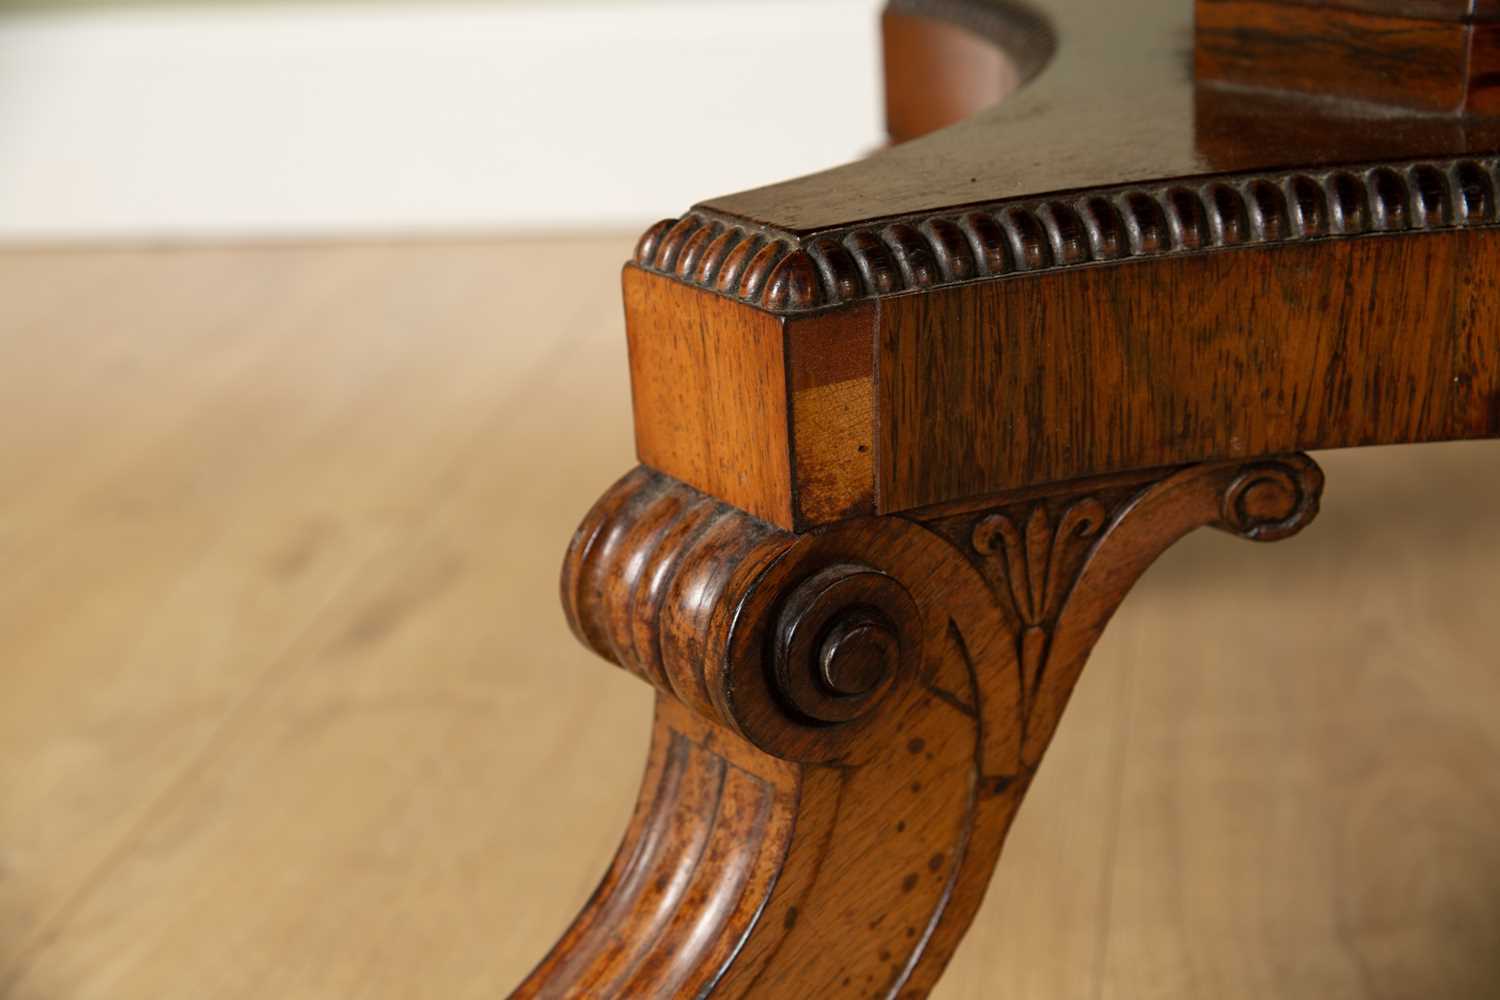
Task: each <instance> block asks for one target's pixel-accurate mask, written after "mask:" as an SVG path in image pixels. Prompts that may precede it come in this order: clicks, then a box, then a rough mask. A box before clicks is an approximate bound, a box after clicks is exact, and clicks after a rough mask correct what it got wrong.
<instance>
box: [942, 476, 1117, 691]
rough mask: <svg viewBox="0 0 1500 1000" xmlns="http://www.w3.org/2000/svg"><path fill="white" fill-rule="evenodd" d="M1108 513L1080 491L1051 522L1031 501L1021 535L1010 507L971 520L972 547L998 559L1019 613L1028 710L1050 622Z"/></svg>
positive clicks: (1043, 509) (1042, 662)
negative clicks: (972, 528) (1007, 509)
mask: <svg viewBox="0 0 1500 1000" xmlns="http://www.w3.org/2000/svg"><path fill="white" fill-rule="evenodd" d="M1108 519H1109V511H1108V510H1107V509H1106V508H1105V506H1104V504H1103V503H1102V502H1100V500H1099V499H1098V498H1097V497H1084V498H1083V499H1081V500H1077V501H1075V502H1074V503H1072V504H1070V505H1069V506H1067V507H1066V508H1064V509H1063V512H1062V514H1061V516H1060V517H1059V518H1058V520H1057V523H1056V525H1054V524H1053V523H1052V518H1051V515H1050V514H1049V512H1048V510H1047V506H1046V504H1043V503H1038V504H1035V505H1034V506H1033V507H1032V508H1031V510H1030V512H1029V514H1027V516H1026V528H1025V534H1024V536H1023V534H1022V532H1021V530H1020V529H1019V528H1018V527H1017V526H1016V520H1015V519H1014V518H1013V516H1012V512H997V513H993V514H990V515H988V516H986V517H984V518H982V519H981V520H980V521H979V522H978V523H977V524H976V525H975V526H974V530H973V533H972V535H971V537H970V541H971V542H972V544H973V546H974V550H975V551H976V552H978V553H979V554H981V555H984V556H989V557H992V558H994V559H997V560H998V561H999V562H1000V563H1001V565H1002V567H1003V570H1004V576H1005V580H1006V584H1007V586H1008V588H1009V591H1010V596H1011V601H1012V602H1013V604H1014V605H1015V609H1016V614H1017V615H1018V616H1019V617H1020V619H1021V623H1022V628H1021V633H1020V635H1018V636H1017V637H1016V653H1017V656H1018V657H1019V659H1020V663H1021V685H1022V691H1021V695H1022V700H1023V704H1024V705H1025V706H1026V707H1027V710H1028V711H1029V708H1030V702H1031V698H1032V695H1033V693H1034V692H1035V691H1036V689H1037V685H1038V684H1039V683H1040V681H1041V676H1042V672H1043V670H1044V668H1045V667H1046V662H1047V653H1048V644H1049V636H1050V631H1051V627H1052V623H1053V622H1054V621H1056V619H1057V616H1058V614H1059V613H1060V612H1061V611H1062V608H1063V605H1064V604H1065V603H1066V601H1067V596H1068V594H1069V592H1070V591H1071V590H1072V587H1073V582H1074V581H1075V580H1076V579H1077V577H1078V573H1079V571H1080V570H1081V569H1082V567H1083V563H1084V561H1085V560H1086V558H1087V556H1088V552H1089V550H1090V549H1091V548H1092V547H1093V544H1094V541H1095V540H1096V539H1097V538H1098V537H1099V536H1100V535H1101V534H1102V533H1103V531H1104V528H1105V525H1106V523H1107V521H1108Z"/></svg>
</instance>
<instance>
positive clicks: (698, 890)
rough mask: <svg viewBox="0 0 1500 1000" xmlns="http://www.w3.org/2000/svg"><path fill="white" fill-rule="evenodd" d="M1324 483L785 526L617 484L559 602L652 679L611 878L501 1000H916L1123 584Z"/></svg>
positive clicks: (1302, 511)
mask: <svg viewBox="0 0 1500 1000" xmlns="http://www.w3.org/2000/svg"><path fill="white" fill-rule="evenodd" d="M1322 484H1323V478H1322V473H1321V472H1320V471H1319V470H1318V468H1317V466H1316V465H1314V464H1313V463H1312V462H1311V460H1309V459H1307V458H1305V457H1303V456H1289V457H1284V458H1273V459H1266V460H1263V461H1258V462H1254V463H1248V464H1240V463H1230V464H1227V465H1209V466H1191V467H1188V468H1184V469H1180V470H1168V471H1166V472H1163V473H1158V474H1155V475H1149V474H1136V475H1134V476H1131V477H1123V478H1122V477H1116V478H1111V479H1106V480H1099V481H1085V482H1078V483H1072V484H1067V485H1064V486H1058V487H1051V488H1044V489H1032V490H1028V491H1023V492H1020V493H1017V494H1015V495H1011V496H1005V497H993V498H989V499H987V500H986V501H984V502H981V503H975V504H971V505H967V506H961V507H938V508H932V509H929V510H926V511H923V512H921V513H920V514H918V515H917V516H916V517H915V518H912V519H907V518H866V519H855V520H850V521H846V522H843V523H841V524H839V525H835V526H832V527H829V528H825V529H822V530H820V531H818V532H814V533H810V534H805V535H792V534H790V533H786V532H781V531H776V530H774V529H772V528H771V527H770V526H769V525H766V524H765V523H764V522H760V521H757V520H755V519H754V518H751V517H749V516H748V515H746V514H744V513H741V512H737V511H734V510H732V509H729V508H726V507H725V506H724V505H722V504H719V503H717V502H716V501H715V500H714V499H713V498H711V497H707V496H704V495H703V494H701V493H698V492H697V491H695V490H692V489H691V488H690V487H687V486H685V485H683V484H682V483H680V482H677V481H676V480H672V479H670V478H668V477H666V476H663V475H662V474H660V473H658V472H653V471H650V470H646V469H637V470H636V471H634V472H632V473H631V474H629V475H627V476H626V477H625V478H624V479H622V480H621V481H620V482H619V483H618V484H616V486H615V487H614V488H613V489H611V490H610V491H609V492H607V493H606V494H605V496H604V497H603V498H602V499H601V501H600V502H599V504H598V505H597V506H596V507H595V508H594V510H593V511H592V512H591V513H590V514H589V516H588V517H587V518H586V519H585V521H584V523H583V526H582V527H581V528H580V530H579V532H578V534H577V535H576V536H575V537H574V541H573V544H572V546H571V548H570V550H569V556H568V559H567V561H566V563H565V566H564V571H563V584H562V589H563V600H564V606H565V607H566V608H567V610H568V615H569V621H570V623H571V624H572V626H573V628H574V631H575V632H576V633H577V634H578V636H579V638H580V639H581V640H582V641H583V642H584V643H585V644H587V645H588V646H589V647H590V648H592V649H593V650H594V651H595V652H597V653H599V654H601V655H603V656H605V657H606V658H608V659H612V660H614V661H615V662H616V663H618V664H619V665H620V666H622V667H625V668H626V669H628V670H630V671H631V672H633V673H635V674H637V675H639V676H641V677H642V678H644V679H646V680H647V681H649V682H650V683H652V684H654V685H655V686H656V687H657V688H658V690H659V691H660V692H661V700H660V701H659V702H658V710H657V712H658V714H657V724H656V737H655V747H656V749H655V750H654V751H653V755H652V758H651V763H650V764H649V765H648V773H647V778H646V781H645V785H644V789H643V793H642V797H641V803H640V805H639V806H638V808H637V813H636V820H635V822H634V824H633V825H632V828H631V829H630V830H629V831H628V832H627V834H626V839H625V842H624V844H623V845H622V846H621V849H620V851H619V854H618V855H617V860H616V863H615V865H614V867H612V868H611V870H610V873H609V874H607V875H606V876H605V880H604V882H603V883H602V884H601V886H600V888H599V890H598V891H597V892H596V893H595V895H594V896H593V898H592V899H591V900H590V902H589V904H588V905H587V906H586V907H585V908H584V910H583V912H582V913H581V914H580V915H579V917H578V919H577V921H576V922H575V923H574V925H573V927H572V928H571V929H570V930H569V931H568V932H567V933H566V934H565V935H564V936H563V938H562V940H561V941H560V942H559V943H558V945H557V947H556V948H555V949H554V950H553V952H552V953H551V954H550V955H549V956H548V957H547V958H546V959H545V960H544V961H543V962H542V964H541V965H540V966H539V967H538V968H537V970H536V971H535V972H534V973H533V974H532V976H530V977H529V978H528V979H527V980H526V981H525V982H524V983H523V984H522V985H521V986H520V987H519V988H518V990H517V991H516V993H515V994H514V995H515V996H516V997H518V998H532V997H536V998H575V997H577V998H581V997H592V996H599V995H644V994H651V995H662V996H681V997H689V996H708V995H712V996H716V997H779V996H786V995H791V994H793V993H810V994H812V995H815V996H884V997H895V996H901V997H920V996H925V995H926V994H927V992H928V991H929V990H930V989H931V988H932V986H933V984H934V983H935V982H936V981H937V978H938V976H939V975H940V974H941V973H942V971H943V970H944V968H946V966H947V964H948V961H949V958H950V957H951V955H952V953H953V950H954V949H955V948H956V947H957V944H958V941H959V939H960V938H961V937H962V935H963V933H964V931H965V930H966V929H967V927H968V925H969V923H970V921H971V920H972V919H973V917H974V914H975V912H976V911H977V910H978V907H979V903H980V900H981V899H982V898H983V895H984V892H985V889H986V886H987V884H988V882H989V879H990V874H991V872H992V871H993V869H994V866H995V863H996V860H997V859H998V857H999V854H1000V847H1001V844H1002V843H1003V841H1004V839H1005V834H1006V832H1007V831H1008V830H1009V828H1010V825H1011V821H1012V820H1013V818H1014V816H1015V813H1016V809H1017V808H1018V807H1019V805H1020V803H1021V799H1022V797H1023V795H1024V793H1025V790H1026V788H1027V786H1028V785H1029V783H1030V780H1031V777H1032V775H1033V774H1034V773H1035V770H1036V768H1037V766H1038V765H1039V764H1040V762H1041V758H1042V755H1043V753H1044V752H1045V750H1046V748H1047V745H1048V743H1049V742H1050V741H1051V738H1052V735H1053V732H1054V731H1055V730H1056V727H1057V724H1058V722H1059V720H1060V718H1061V715H1062V710H1063V707H1064V706H1065V705H1066V703H1067V700H1068V697H1069V695H1070V694H1071V693H1072V690H1073V687H1074V685H1075V684H1076V683H1077V681H1078V678H1079V675H1080V673H1081V671H1082V668H1083V664H1084V661H1085V660H1086V659H1087V658H1088V655H1089V653H1090V651H1091V650H1092V649H1093V647H1094V644H1095V643H1096V642H1097V641H1098V639H1099V637H1100V635H1101V634H1102V632H1103V630H1104V627H1105V625H1106V624H1107V622H1108V621H1109V619H1110V617H1111V616H1112V615H1113V613H1114V611H1115V608H1116V607H1117V606H1118V605H1119V602H1120V601H1121V600H1122V599H1123V597H1124V595H1125V593H1126V592H1127V591H1128V590H1129V588H1130V587H1131V585H1132V584H1133V583H1134V582H1135V581H1136V579H1138V578H1139V577H1140V575H1141V574H1142V573H1143V572H1144V571H1145V569H1146V568H1147V567H1148V566H1149V565H1150V564H1151V563H1152V562H1153V561H1154V560H1155V559H1156V558H1157V557H1158V556H1159V555H1160V554H1161V553H1162V552H1163V551H1165V549H1166V548H1167V547H1169V546H1170V545H1171V544H1172V543H1174V542H1175V541H1177V540H1178V539H1179V538H1181V537H1182V536H1183V535H1185V534H1187V533H1188V532H1189V531H1191V530H1193V529H1194V528H1197V527H1200V526H1204V525H1210V524H1212V525H1215V526H1217V527H1220V528H1222V529H1224V530H1226V531H1230V532H1232V533H1234V534H1238V535H1241V536H1242V537H1245V538H1250V539H1254V540H1258V541H1273V540H1276V539H1280V538H1284V537H1287V536H1289V535H1291V534H1294V533H1296V532H1297V531H1299V530H1301V529H1302V528H1303V527H1304V526H1305V525H1306V524H1307V523H1308V522H1310V521H1311V520H1312V518H1313V517H1314V516H1316V514H1317V511H1318V505H1319V499H1320V496H1321V492H1322ZM1001 595H1003V596H1001ZM695 761H696V763H695ZM738 774H746V775H750V776H753V779H752V778H746V779H745V780H744V781H742V782H741V783H740V785H741V787H739V788H736V789H734V790H733V794H731V788H730V779H731V777H733V776H734V775H738ZM726 809H727V810H729V811H730V812H731V815H732V816H733V817H734V819H733V820H725V819H721V816H722V814H723V812H724V811H725V810H726ZM746 817H754V818H753V819H749V818H746ZM731 823H738V824H741V825H737V826H733V827H732V829H733V830H734V832H733V834H732V835H731V834H729V833H722V834H721V829H723V828H726V827H729V826H730V824H731ZM741 826H743V828H741ZM664 970H665V971H664Z"/></svg>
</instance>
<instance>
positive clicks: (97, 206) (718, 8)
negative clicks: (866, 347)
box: [0, 0, 882, 241]
mask: <svg viewBox="0 0 1500 1000" xmlns="http://www.w3.org/2000/svg"><path fill="white" fill-rule="evenodd" d="M878 7H879V0H725V2H719V3H708V2H692V0H687V2H684V0H637V2H633V3H629V4H626V3H620V2H614V3H588V2H582V3H574V4H557V3H545V2H523V3H515V2H510V3H477V2H467V3H464V2H460V3H400V4H391V3H382V4H358V3H337V4H327V5H309V4H293V5H284V6H276V5H270V6H266V5H254V6H248V5H247V6H243V7H208V8H204V7H194V6H179V7H160V8H139V9H133V8H127V9H124V10H115V9H98V10H90V9H80V10H77V11H73V12H68V13H60V14H41V13H35V14H15V13H13V14H9V15H5V16H3V17H0V240H8V241H17V240H21V241H29V240H37V239H41V240H47V239H57V238H65V239H77V238H102V239H141V238H167V239H175V238H223V237H226V236H227V237H235V236H249V237H257V236H278V237H279V236H338V235H345V234H353V235H361V234H386V233H410V232H418V233H423V232H433V233H440V232H454V231H473V230H497V229H498V230H509V231H515V230H557V229H576V228H600V227H618V226H629V227H633V226H638V225H640V224H642V223H644V222H647V221H652V220H655V219H657V218H660V217H664V216H667V215H672V214H676V213H678V212H680V211H681V210H682V209H684V208H686V207H687V205H688V204H690V203H691V202H692V201H694V200H696V199H698V198H700V197H706V196H710V195H716V194H725V193H728V192H730V191H734V190H739V189H741V188H746V187H752V186H756V185H759V184H762V183H767V182H770V181H774V180H781V179H783V178H786V177H789V176H792V175H794V174H798V173H803V172H807V171H811V170H815V169H819V168H822V167H826V166H832V165H834V164H837V163H840V162H843V161H845V160H848V159H850V158H852V157H854V156H857V155H859V154H860V153H863V152H866V151H868V150H869V149H871V148H872V147H874V146H875V145H877V144H878V143H879V142H880V141H881V137H882V125H881V115H880V108H879V48H878V44H879V43H878V31H877V11H878Z"/></svg>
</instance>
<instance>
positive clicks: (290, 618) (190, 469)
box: [0, 238, 1500, 1000]
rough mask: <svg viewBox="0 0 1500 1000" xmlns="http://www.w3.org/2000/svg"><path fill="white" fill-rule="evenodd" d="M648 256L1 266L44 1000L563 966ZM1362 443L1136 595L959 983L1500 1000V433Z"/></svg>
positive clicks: (0, 516) (9, 821)
mask: <svg viewBox="0 0 1500 1000" xmlns="http://www.w3.org/2000/svg"><path fill="white" fill-rule="evenodd" d="M628 248H629V241H628V240H626V239H623V238H609V239H600V240H592V241H551V242H547V241H531V242H526V241H514V242H506V243H492V244H484V243H469V244H453V245H438V244H431V245H415V244H414V245H389V246H362V247H338V246H329V247H310V248H243V249H222V250H193V251H180V250H179V251H154V252H147V251H109V252H106V251H88V252H83V251H49V252H19V251H12V252H7V253H4V254H0V570H3V572H0V996H3V997H5V998H7V1000H74V998H84V1000H146V998H150V1000H293V998H349V997H358V998H371V1000H387V998H392V1000H394V998H437V1000H464V998H481V997H482V998H494V997H498V996H503V995H504V993H505V991H506V990H507V989H508V988H509V987H510V986H511V985H512V984H513V983H514V982H515V981H516V980H517V979H518V978H519V977H520V976H521V975H523V974H524V973H525V971H526V970H527V968H528V967H529V965H530V963H531V962H532V961H533V960H534V959H536V958H537V957H538V956H540V954H541V953H542V952H543V950H544V949H545V948H546V946H547V945H548V944H549V943H550V941H551V940H552V938H553V937H554V936H555V934H556V933H557V932H558V931H559V930H560V929H561V927H562V926H563V924H564V923H565V922H566V920H567V919H568V917H569V916H570V914H571V912H572V911H573V910H574V909H575V908H576V906H577V905H578V904H579V903H580V901H581V900H582V899H583V898H584V896H585V895H586V894H587V893H588V891H589V890H590V888H591V887H592V883H593V881H594V879H595V878H596V877H597V876H598V875H599V873H600V872H601V870H602V868H603V866H604V864H605V862H606V861H607V859H608V856H609V854H610V852H611V850H612V849H613V846H614V843H615V840H616V837H617V835H618V834H619V832H620V830H621V828H622V827H623V824H624V820H625V817H626V815H627V812H628V809H629V806H630V804H631V801H632V799H633V796H634V786H635V783H636V779H637V772H638V768H639V766H640V763H641V760H642V757H643V754H644V749H645V736H646V729H647V717H648V712H649V705H650V696H649V694H648V692H647V690H646V689H645V687H644V686H643V685H641V684H639V683H638V682H636V681H634V680H632V679H630V678H628V677H626V676H625V675H623V674H622V673H620V672H619V671H617V670H615V669H613V668H610V667H608V666H606V665H604V664H602V663H600V662H597V661H595V660H593V659H591V657H590V656H589V655H588V654H587V653H585V652H584V651H583V650H582V649H581V648H580V647H579V646H578V645H577V644H576V643H575V642H574V641H573V640H572V639H571V637H570V636H569V635H568V634H567V632H566V630H565V628H564V626H563V623H562V619H561V615H560V612H559V610H558V606H557V598H556V594H555V579H556V571H557V567H558V565H559V559H560V556H561V553H562V549H563V546H564V544H565V543H566V541H567V538H568V536H569V534H570V532H571V530H572V528H573V526H574V524H575V522H576V521H577V519H578V518H579V516H580V515H581V514H582V513H583V512H584V510H585V509H586V508H587V506H588V505H589V503H590V502H591V501H592V500H593V498H594V497H595V496H597V495H598V494H599V493H600V492H601V491H602V490H603V489H604V488H605V486H607V485H608V483H609V482H610V481H611V480H613V478H614V477H615V476H617V475H618V474H620V473H621V472H623V471H625V470H626V469H627V468H628V467H629V466H630V464H631V447H630V429H629V422H628V405H629V404H628V387H627V384H626V381H625V374H624V372H625V366H624V354H623V347H622V334H621V324H620V317H619V309H618V286H617V279H616V268H617V264H618V262H619V261H620V260H622V259H623V258H624V257H625V255H626V253H627V251H628ZM1325 458H1326V462H1325V464H1326V467H1327V469H1328V472H1329V487H1328V500H1327V505H1326V508H1325V513H1324V515H1323V518H1322V519H1321V521H1320V522H1319V523H1318V524H1316V525H1315V526H1314V527H1313V528H1312V529H1310V530H1309V531H1308V532H1307V533H1306V534H1305V535H1303V536H1302V537H1300V538H1298V539H1295V540H1293V541H1291V542H1287V543H1283V544H1281V545H1276V546H1254V545H1249V544H1246V543H1243V542H1238V541H1236V540H1234V539H1231V538H1228V537H1227V536H1221V535H1218V534H1216V533H1212V532H1208V533H1203V534H1201V535H1199V536H1196V537H1194V538H1192V539H1190V540H1189V541H1188V542H1186V543H1184V544H1183V545H1181V546H1180V547H1179V548H1177V549H1176V550H1175V551H1174V552H1172V553H1171V554H1169V555H1168V557H1167V558H1166V559H1165V560H1163V562H1162V563H1160V564H1159V565H1158V566H1157V568H1156V569H1155V570H1154V571H1153V572H1152V573H1151V574H1150V575H1149V576H1148V578H1147V580H1146V582H1145V583H1144V584H1143V585H1142V586H1141V587H1140V588H1139V589H1138V590H1137V592H1136V593H1135V594H1134V595H1133V596H1132V597H1131V598H1130V600H1129V601H1128V602H1127V604H1126V605H1125V607H1124V609H1123V610H1122V611H1121V613H1120V615H1119V617H1118V618H1117V619H1116V621H1115V623H1114V624H1113V625H1112V626H1111V628H1110V631H1109V633H1108V635H1107V636H1106V638H1105V640H1104V642H1103V644H1102V645H1101V646H1100V648H1099V651H1098V653H1097V655H1096V656H1095V658H1094V662H1093V663H1092V664H1091V666H1090V668H1089V670H1088V671H1087V672H1086V673H1085V676H1084V680H1083V682H1082V684H1081V686H1080V688H1079V691H1078V694H1077V697H1076V698H1075V700H1074V704H1073V707H1072V708H1071V709H1070V714H1069V715H1068V717H1067V718H1066V719H1065V720H1064V723H1063V726H1062V730H1061V732H1060V734H1059V736H1058V739H1057V742H1056V744H1055V745H1054V747H1053V750H1052V753H1051V755H1050V757H1049V758H1048V760H1047V763H1046V765H1045V766H1044V767H1043V769H1042V772H1041V775H1040V778H1039V780H1038V782H1037V784H1036V787H1035V791H1034V792H1033V794H1032V797H1031V798H1030V800H1029V801H1028V803H1027V805H1026V807H1025V808H1024V809H1023V810H1022V813H1021V817H1020V820H1019V822H1018V823H1017V826H1016V828H1015V831H1014V833H1013V835H1012V837H1011V840H1010V845H1009V848H1008V851H1007V854H1006V856H1005V858H1004V860H1003V861H1002V863H1001V865H1000V870H999V873H998V875H997V877H996V880H995V883H994V886H993V888H992V889H991V892H990V895H989V898H988V900H987V902H986V904H985V908H984V911H983V913H982V914H981V916H980V918H979V921H978V923H977V925H976V927H975V929H974V931H973V933H972V934H971V935H970V937H969V938H968V940H967V942H966V943H965V945H964V946H963V949H962V950H961V952H960V953H959V956H958V958H957V960H956V961H955V963H954V965H953V968H952V970H951V972H950V974H949V976H948V978H947V979H946V980H945V982H944V984H943V986H942V988H941V989H940V990H939V992H938V994H937V996H938V997H939V998H940V1000H973V998H986V1000H1014V998H1038V1000H1043V998H1045V1000H1054V998H1075V997H1076V998H1090V1000H1099V998H1121V1000H1136V998H1156V997H1160V998H1182V997H1192V998H1199V997H1206V998H1215V1000H1218V998H1283V1000H1286V998H1290V1000H1303V998H1306V1000H1341V998H1351V1000H1352V998H1381V1000H1393V998H1413V1000H1416V998H1422V1000H1427V998H1475V997H1500V669H1497V666H1500V664H1497V662H1496V661H1497V658H1500V656H1497V649H1500V602H1497V597H1500V585H1497V579H1496V573H1497V569H1500V527H1497V516H1496V511H1495V506H1496V500H1495V498H1496V496H1497V495H1500V462H1497V461H1496V459H1497V458H1500V445H1483V444H1482V445H1449V446H1436V447H1430V448H1426V449H1409V450H1403V451H1379V452H1375V451H1371V452H1363V453H1342V454H1334V455H1328V456H1325ZM796 1000H803V998H796Z"/></svg>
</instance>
